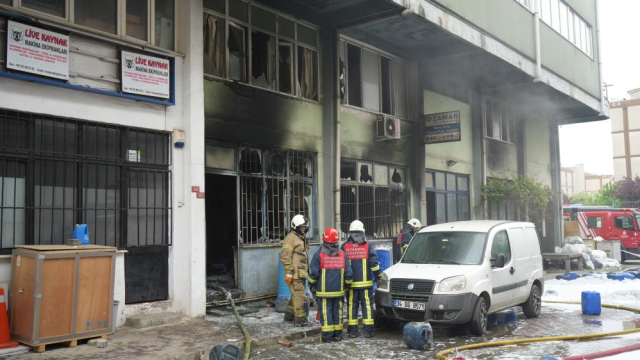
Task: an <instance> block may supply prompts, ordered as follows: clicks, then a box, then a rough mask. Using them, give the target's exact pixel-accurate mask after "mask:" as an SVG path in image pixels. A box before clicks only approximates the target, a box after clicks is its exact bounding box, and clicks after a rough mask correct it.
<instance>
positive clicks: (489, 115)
mask: <svg viewBox="0 0 640 360" xmlns="http://www.w3.org/2000/svg"><path fill="white" fill-rule="evenodd" d="M484 106H485V108H484V109H485V110H484V111H485V116H484V118H485V120H484V121H485V131H486V135H487V137H490V138H492V137H493V101H491V99H486V101H485V105H484Z"/></svg>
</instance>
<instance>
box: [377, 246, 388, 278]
mask: <svg viewBox="0 0 640 360" xmlns="http://www.w3.org/2000/svg"><path fill="white" fill-rule="evenodd" d="M375 249H376V254H378V261H379V262H380V272H381V273H382V272H383V271H385V270H387V269H388V268H389V266H391V246H388V245H379V246H376V247H375Z"/></svg>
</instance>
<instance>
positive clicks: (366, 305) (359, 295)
mask: <svg viewBox="0 0 640 360" xmlns="http://www.w3.org/2000/svg"><path fill="white" fill-rule="evenodd" d="M358 309H361V310H362V325H363V327H362V330H363V331H365V332H368V333H373V324H374V321H373V289H372V288H366V289H350V290H349V322H348V327H347V330H348V331H349V333H353V332H358Z"/></svg>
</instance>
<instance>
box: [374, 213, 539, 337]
mask: <svg viewBox="0 0 640 360" xmlns="http://www.w3.org/2000/svg"><path fill="white" fill-rule="evenodd" d="M543 286H544V280H543V272H542V256H541V254H540V244H539V241H538V235H537V233H536V230H535V227H534V225H533V224H531V223H526V222H506V221H485V220H478V221H462V222H454V223H447V224H440V225H433V226H429V227H426V228H424V229H422V230H421V231H420V232H419V233H417V234H416V235H415V236H414V237H413V239H412V240H411V243H410V244H409V247H408V249H407V251H406V252H405V254H404V256H403V257H402V259H401V260H400V262H399V263H397V264H395V265H393V266H391V267H390V268H388V269H387V270H385V271H384V273H383V274H382V277H381V281H380V286H379V287H378V289H377V290H376V309H377V313H378V319H380V320H381V321H382V322H383V323H385V322H389V321H390V320H391V321H401V322H408V321H429V322H434V323H445V324H468V325H469V330H470V332H471V333H472V334H475V335H482V334H484V332H485V331H486V329H487V316H488V315H489V314H491V313H494V312H498V311H500V310H504V309H507V308H510V307H513V306H516V305H521V306H522V310H523V312H524V314H525V315H526V316H527V317H530V318H532V317H538V316H539V315H540V310H541V305H542V303H541V296H542V291H543Z"/></svg>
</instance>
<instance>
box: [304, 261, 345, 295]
mask: <svg viewBox="0 0 640 360" xmlns="http://www.w3.org/2000/svg"><path fill="white" fill-rule="evenodd" d="M352 278H353V273H352V271H351V262H350V261H349V258H348V257H347V255H346V254H345V253H344V251H342V250H341V251H340V253H338V255H336V256H329V255H327V254H325V253H323V252H322V250H318V251H317V252H316V253H315V254H314V255H313V258H312V259H311V271H310V273H309V282H310V283H311V284H312V285H313V286H315V288H316V296H317V297H320V298H334V297H342V296H344V294H345V291H344V285H345V284H351V281H352Z"/></svg>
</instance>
